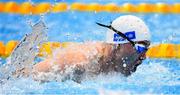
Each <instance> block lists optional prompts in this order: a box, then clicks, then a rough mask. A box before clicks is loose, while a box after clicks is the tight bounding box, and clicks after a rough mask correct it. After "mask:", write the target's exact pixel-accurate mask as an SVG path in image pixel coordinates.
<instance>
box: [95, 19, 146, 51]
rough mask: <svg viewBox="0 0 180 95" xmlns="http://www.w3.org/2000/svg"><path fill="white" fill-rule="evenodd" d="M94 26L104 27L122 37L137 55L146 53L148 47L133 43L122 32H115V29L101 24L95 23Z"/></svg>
mask: <svg viewBox="0 0 180 95" xmlns="http://www.w3.org/2000/svg"><path fill="white" fill-rule="evenodd" d="M96 24H98V25H99V26H102V27H106V28H108V29H111V30H113V31H114V32H115V33H117V34H118V35H119V36H121V37H123V38H124V39H126V40H128V41H129V42H130V43H131V44H132V46H133V47H134V48H135V49H136V51H137V53H143V52H146V51H147V50H148V47H147V46H146V45H144V44H139V43H138V42H134V41H132V40H131V39H129V38H128V37H127V36H126V35H125V34H123V33H122V32H120V31H118V30H116V29H115V28H113V27H112V26H111V25H104V24H101V23H98V22H96Z"/></svg>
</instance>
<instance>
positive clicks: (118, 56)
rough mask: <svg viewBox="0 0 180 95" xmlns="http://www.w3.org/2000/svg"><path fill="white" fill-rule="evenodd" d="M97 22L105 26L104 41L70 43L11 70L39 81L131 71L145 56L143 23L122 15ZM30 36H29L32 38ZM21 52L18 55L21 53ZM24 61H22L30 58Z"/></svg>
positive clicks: (146, 32)
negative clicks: (40, 60)
mask: <svg viewBox="0 0 180 95" xmlns="http://www.w3.org/2000/svg"><path fill="white" fill-rule="evenodd" d="M97 25H99V26H101V27H102V28H107V29H108V31H107V34H106V35H107V37H106V41H105V42H85V43H71V44H69V45H68V46H67V47H66V48H59V49H57V50H55V51H54V53H53V56H52V57H49V58H47V59H45V60H44V61H42V62H40V63H37V64H35V65H33V66H32V68H28V69H27V68H21V69H19V70H16V72H14V73H13V74H14V75H18V74H19V73H23V75H27V76H29V75H32V76H33V78H34V79H35V80H37V81H41V82H46V81H65V80H67V79H72V80H74V81H76V82H81V80H82V79H83V78H84V77H86V76H87V75H88V76H96V75H98V74H100V73H105V74H106V73H109V72H120V73H121V74H122V75H124V76H129V75H131V74H132V73H133V72H135V71H136V69H137V66H139V65H140V64H141V63H142V61H143V60H144V59H145V58H146V55H145V53H146V52H147V50H148V47H149V45H150V33H149V29H148V27H147V26H146V24H145V23H144V22H143V21H142V20H141V19H140V18H138V17H136V16H132V15H125V16H120V17H118V18H117V19H115V20H114V21H113V22H112V23H111V24H110V25H104V24H101V23H97ZM37 30H40V29H37ZM30 36H31V35H30ZM30 36H28V37H29V38H28V39H29V40H30V39H31V38H32V37H30ZM38 37H39V36H37V38H38ZM38 39H39V38H38ZM22 46H24V45H22ZM32 46H34V45H32ZM18 48H20V47H18ZM19 50H24V49H19ZM14 52H15V51H14ZM23 52H25V51H23ZM29 52H30V51H29ZM29 54H31V53H29ZM21 55H22V54H21ZM21 55H18V56H20V57H22V56H21ZM33 56H34V55H33ZM14 58H17V57H14ZM26 58H27V57H26ZM25 61H26V60H23V61H22V62H21V63H22V64H28V63H29V62H30V61H28V62H25ZM31 61H32V60H31ZM25 66H27V65H25ZM59 77H60V78H59Z"/></svg>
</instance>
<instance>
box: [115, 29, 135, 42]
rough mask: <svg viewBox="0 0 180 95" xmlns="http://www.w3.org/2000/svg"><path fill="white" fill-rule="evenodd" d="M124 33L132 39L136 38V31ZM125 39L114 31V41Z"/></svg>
mask: <svg viewBox="0 0 180 95" xmlns="http://www.w3.org/2000/svg"><path fill="white" fill-rule="evenodd" d="M124 34H125V35H126V37H128V38H129V39H130V40H133V39H136V35H135V31H129V32H125V33H124ZM124 40H126V39H124V38H123V37H121V36H120V35H119V34H117V33H114V37H113V41H114V42H121V41H124Z"/></svg>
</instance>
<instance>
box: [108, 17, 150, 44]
mask: <svg viewBox="0 0 180 95" xmlns="http://www.w3.org/2000/svg"><path fill="white" fill-rule="evenodd" d="M111 26H112V27H113V28H114V29H116V30H118V31H120V32H122V33H123V34H125V35H126V36H127V37H128V38H129V39H131V40H132V41H143V40H147V41H149V40H150V33H149V28H148V27H147V26H146V24H145V23H144V21H143V20H141V19H140V18H138V17H136V16H132V15H126V16H120V17H118V18H117V19H115V20H114V21H113V22H112V24H111ZM106 41H107V43H117V44H121V43H128V41H127V40H126V39H124V38H122V37H121V36H119V35H118V34H117V33H115V32H114V31H113V30H111V29H108V31H107V35H106Z"/></svg>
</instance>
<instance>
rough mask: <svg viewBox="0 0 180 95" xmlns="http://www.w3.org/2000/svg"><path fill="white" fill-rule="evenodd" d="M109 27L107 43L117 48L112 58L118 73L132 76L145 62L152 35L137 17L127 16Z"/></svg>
mask: <svg viewBox="0 0 180 95" xmlns="http://www.w3.org/2000/svg"><path fill="white" fill-rule="evenodd" d="M97 24H98V25H100V26H103V27H107V28H108V32H107V36H106V42H107V43H111V44H114V45H116V46H117V48H116V49H115V50H114V52H113V54H112V56H113V57H114V58H113V59H112V61H113V62H114V63H116V64H118V66H115V67H116V68H115V70H116V71H120V72H121V73H122V74H124V75H130V74H131V73H132V72H134V71H136V68H137V66H138V65H139V64H141V63H142V60H144V59H145V58H146V57H145V53H146V51H147V50H148V47H149V45H150V33H149V29H148V27H147V25H146V24H145V23H144V21H143V20H141V19H140V18H138V17H136V16H132V15H126V16H120V17H118V18H117V19H115V20H114V21H113V22H112V24H111V25H109V26H108V25H103V24H100V23H97Z"/></svg>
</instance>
